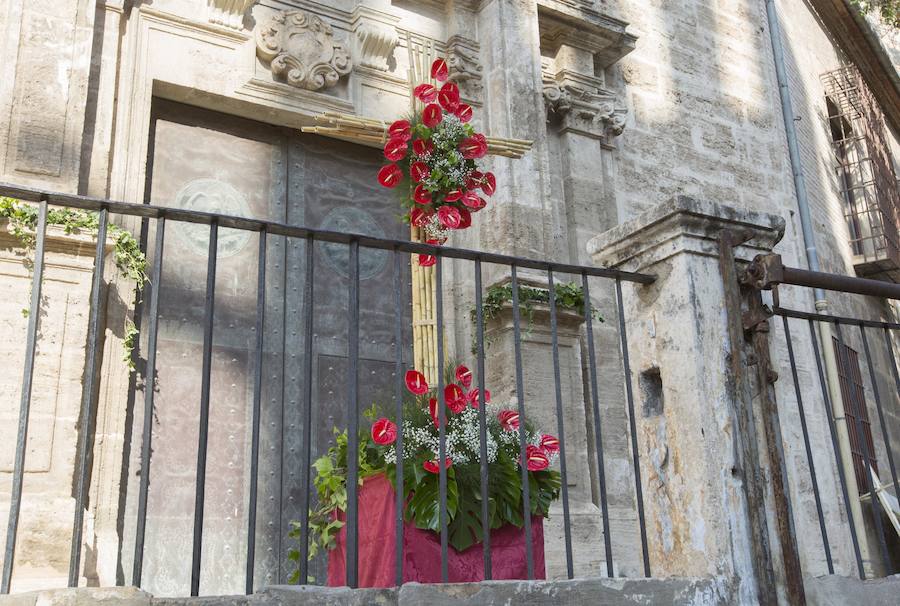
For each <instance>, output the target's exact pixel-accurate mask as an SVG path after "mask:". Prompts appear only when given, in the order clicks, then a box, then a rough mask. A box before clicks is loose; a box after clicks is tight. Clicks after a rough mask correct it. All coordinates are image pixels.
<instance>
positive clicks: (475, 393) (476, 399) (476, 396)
mask: <svg viewBox="0 0 900 606" xmlns="http://www.w3.org/2000/svg"><path fill="white" fill-rule="evenodd" d="M468 398H469V404H471V405H472V408H478V407H479V406H480V405H481V391H479V389H478V388H477V387H476V388H475V389H473V390H472V391H470V392H469V395H468ZM484 401H485V402H490V401H491V392H490V390H487V389H485V390H484Z"/></svg>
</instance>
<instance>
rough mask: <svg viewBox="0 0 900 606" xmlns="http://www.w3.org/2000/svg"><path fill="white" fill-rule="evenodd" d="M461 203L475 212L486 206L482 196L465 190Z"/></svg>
mask: <svg viewBox="0 0 900 606" xmlns="http://www.w3.org/2000/svg"><path fill="white" fill-rule="evenodd" d="M462 203H463V204H465V205H466V206H468V207H469V208H471V209H472V210H474V211H475V212H478V211H479V210H481V209H482V208H484V207H485V206H487V202H485V201H484V198H482V197H481V196H479V195H478V194H476V193H475V192H473V191H470V192H466V195H464V196H463V198H462Z"/></svg>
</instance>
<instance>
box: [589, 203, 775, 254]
mask: <svg viewBox="0 0 900 606" xmlns="http://www.w3.org/2000/svg"><path fill="white" fill-rule="evenodd" d="M726 229H728V230H732V231H734V232H748V233H749V235H750V236H751V237H750V239H749V240H748V241H747V242H746V243H745V244H743V245H741V246H738V247H737V248H736V249H735V257H736V258H737V259H741V260H745V261H749V260H751V259H753V258H754V257H755V256H756V255H757V254H759V253H760V252H769V251H771V250H772V248H773V247H774V246H775V244H776V243H777V242H779V241H780V240H781V238H782V237H783V236H784V229H785V221H784V219H783V218H782V217H780V216H778V215H772V214H768V213H763V212H759V211H751V210H746V209H742V208H736V207H732V206H726V205H724V204H718V203H715V202H708V201H705V200H697V199H694V198H691V197H689V196H677V197H675V198H672V199H671V200H669V201H667V202H663V203H662V204H659V205H657V206H654V207H653V208H651V209H650V210H648V211H646V212H644V213H641V214H640V215H638V216H637V217H635V218H634V219H631V220H630V221H626V222H625V223H622V224H621V225H618V226H616V227H614V228H612V229H610V230H609V231H606V232H604V233H602V234H600V235H598V236H596V237H595V238H593V239H592V240H591V241H590V242H588V245H587V248H588V254H590V255H592V257H593V259H594V262H595V263H597V264H598V265H601V266H604V267H612V268H616V269H623V270H627V271H643V270H646V269H647V268H648V267H650V266H652V265H655V264H657V263H659V262H661V261H665V260H666V259H669V258H671V257H673V256H674V255H677V254H680V253H688V254H695V255H703V256H709V257H718V255H719V244H718V238H719V236H720V235H721V233H722V232H723V231H725V230H726Z"/></svg>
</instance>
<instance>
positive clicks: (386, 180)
mask: <svg viewBox="0 0 900 606" xmlns="http://www.w3.org/2000/svg"><path fill="white" fill-rule="evenodd" d="M402 180H403V171H402V170H400V167H399V166H397V165H396V164H388V165H387V166H382V167H381V170H380V171H378V182H379V183H381V184H382V185H383V186H384V187H397V185H399V184H400V181H402Z"/></svg>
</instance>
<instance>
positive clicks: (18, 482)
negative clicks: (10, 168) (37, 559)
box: [0, 199, 47, 594]
mask: <svg viewBox="0 0 900 606" xmlns="http://www.w3.org/2000/svg"><path fill="white" fill-rule="evenodd" d="M46 232H47V201H46V200H44V199H42V200H41V202H40V205H39V206H38V222H37V229H36V232H35V239H36V244H35V249H34V266H33V267H32V272H33V275H32V277H31V306H30V308H29V311H28V329H27V330H28V332H27V333H26V336H25V339H26V340H25V370H24V374H23V377H22V393H21V399H20V403H19V430H18V434H17V435H16V459H15V465H14V467H13V483H12V493H11V495H10V502H9V521H8V522H7V526H6V549H5V551H4V555H3V579H2V582H0V594H6V593H9V587H10V584H11V583H12V573H13V559H14V558H15V554H16V534H17V532H18V527H19V509H20V508H21V506H22V481H23V479H24V475H25V446H26V443H27V441H28V416H29V414H30V412H31V384H32V381H33V379H34V358H35V353H36V347H37V331H38V326H39V324H40V315H41V281H42V279H43V276H44V241H45V236H46Z"/></svg>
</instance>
